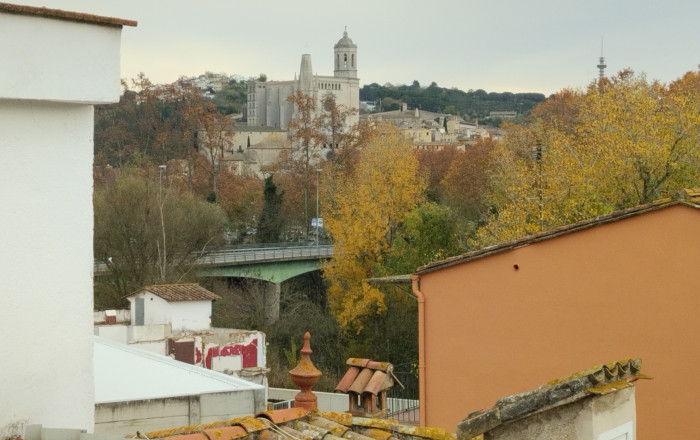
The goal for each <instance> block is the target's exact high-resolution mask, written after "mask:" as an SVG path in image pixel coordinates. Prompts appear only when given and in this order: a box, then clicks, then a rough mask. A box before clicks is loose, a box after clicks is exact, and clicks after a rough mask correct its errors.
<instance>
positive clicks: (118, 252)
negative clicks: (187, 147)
mask: <svg viewBox="0 0 700 440" xmlns="http://www.w3.org/2000/svg"><path fill="white" fill-rule="evenodd" d="M149 171H152V170H149ZM94 210H95V239H94V248H95V249H94V252H95V258H96V259H97V260H98V261H100V262H101V263H103V264H104V265H105V266H106V268H107V270H108V271H109V275H107V276H106V277H104V278H103V279H104V280H105V282H103V283H101V285H102V288H103V290H104V291H105V292H106V293H107V294H108V295H109V294H111V295H112V298H117V299H118V298H120V297H121V296H123V295H126V294H128V293H130V292H132V291H133V290H135V289H136V288H138V287H141V286H142V285H144V284H152V283H175V282H179V281H182V280H184V279H192V278H193V277H194V275H195V274H194V273H193V272H192V266H193V263H194V261H195V260H196V259H197V258H198V257H199V256H201V255H203V253H204V252H206V249H207V248H208V247H211V246H216V245H218V244H220V243H221V240H222V239H223V232H224V228H225V225H226V217H225V215H224V213H223V212H222V211H221V209H220V208H219V207H218V206H216V205H212V204H209V203H206V202H204V201H201V200H197V199H196V198H194V197H193V196H192V195H190V194H188V193H186V192H184V193H183V192H181V191H179V190H178V189H177V188H176V187H171V186H170V185H169V184H168V178H167V175H165V176H163V178H162V179H160V176H159V175H158V174H157V173H156V172H151V173H147V174H143V173H140V172H139V171H138V170H122V171H118V172H116V173H115V176H114V178H113V179H107V180H105V184H104V186H99V187H96V188H95V193H94ZM105 285H106V286H107V287H106V288H105V287H104V286H105ZM117 305H118V304H115V303H114V302H112V304H111V306H112V307H114V306H117Z"/></svg>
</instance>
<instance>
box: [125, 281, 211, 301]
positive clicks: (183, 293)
mask: <svg viewBox="0 0 700 440" xmlns="http://www.w3.org/2000/svg"><path fill="white" fill-rule="evenodd" d="M141 292H151V293H152V294H154V295H156V296H159V297H161V298H163V299H164V300H166V301H171V302H176V301H216V300H217V299H221V297H220V296H219V295H217V294H215V293H213V292H210V291H208V290H207V289H205V288H204V287H202V286H200V285H199V284H197V283H187V284H155V285H151V286H144V287H142V288H141V289H139V290H137V291H136V292H133V293H130V294H129V295H127V296H125V298H128V297H131V296H134V295H137V294H139V293H141Z"/></svg>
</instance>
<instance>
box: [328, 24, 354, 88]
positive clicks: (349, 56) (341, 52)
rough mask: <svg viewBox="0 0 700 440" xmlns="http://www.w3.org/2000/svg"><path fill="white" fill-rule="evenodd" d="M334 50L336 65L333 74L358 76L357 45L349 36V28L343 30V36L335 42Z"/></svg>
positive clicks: (343, 76)
mask: <svg viewBox="0 0 700 440" xmlns="http://www.w3.org/2000/svg"><path fill="white" fill-rule="evenodd" d="M333 52H334V54H333V55H334V65H335V70H334V71H333V76H335V77H341V78H357V45H356V44H355V43H353V42H352V40H351V39H350V37H348V31H347V29H346V30H345V32H343V38H341V39H340V40H338V42H337V43H336V44H335V46H334V48H333Z"/></svg>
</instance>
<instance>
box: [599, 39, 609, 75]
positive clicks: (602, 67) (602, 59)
mask: <svg viewBox="0 0 700 440" xmlns="http://www.w3.org/2000/svg"><path fill="white" fill-rule="evenodd" d="M606 67H608V65H607V64H605V57H603V37H600V58H599V62H598V78H600V79H603V78H605V68H606Z"/></svg>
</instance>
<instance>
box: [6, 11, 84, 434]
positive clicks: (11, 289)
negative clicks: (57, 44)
mask: <svg viewBox="0 0 700 440" xmlns="http://www.w3.org/2000/svg"><path fill="white" fill-rule="evenodd" d="M0 17H2V15H0ZM2 26H3V23H0V29H2ZM0 34H4V30H3V31H0ZM1 40H3V37H2V36H0V41H1ZM4 59H5V60H6V61H7V60H8V59H9V58H4ZM6 61H3V64H2V66H0V71H3V70H4V67H5V65H6V64H8V63H7V62H6ZM0 82H2V81H0ZM92 130H93V108H92V106H90V105H75V104H73V105H67V104H59V103H47V102H40V101H35V102H28V101H14V100H4V99H0V151H1V152H2V160H0V188H1V191H0V206H2V211H3V212H2V216H1V218H2V227H1V228H0V243H2V245H1V246H0V292H2V294H1V295H0V309H1V310H3V313H2V319H0V334H2V335H3V338H4V339H5V340H6V341H7V342H8V343H6V344H3V356H4V357H5V359H12V361H11V362H3V366H2V374H0V390H2V392H1V394H2V398H0V438H3V437H4V436H6V435H8V432H10V434H11V431H13V430H14V431H15V432H19V433H20V434H21V429H22V428H21V427H14V428H13V427H12V426H8V425H15V424H20V425H21V424H26V423H41V424H43V425H45V426H51V427H58V428H60V427H66V428H68V427H70V428H83V429H89V430H91V429H92V425H93V411H92V407H93V405H94V400H93V399H94V391H93V382H92V377H93V372H92V334H93V322H92V321H93V316H92V276H91V274H92V266H93V257H92V226H93V225H92V222H93V217H92V151H93V147H92ZM51 336H53V337H60V340H61V341H64V343H56V341H57V340H58V339H57V340H55V341H54V342H50V341H48V340H47V338H48V337H51ZM65 341H69V343H68V342H65ZM68 400H69V401H70V405H66V401H68Z"/></svg>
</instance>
